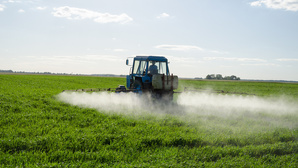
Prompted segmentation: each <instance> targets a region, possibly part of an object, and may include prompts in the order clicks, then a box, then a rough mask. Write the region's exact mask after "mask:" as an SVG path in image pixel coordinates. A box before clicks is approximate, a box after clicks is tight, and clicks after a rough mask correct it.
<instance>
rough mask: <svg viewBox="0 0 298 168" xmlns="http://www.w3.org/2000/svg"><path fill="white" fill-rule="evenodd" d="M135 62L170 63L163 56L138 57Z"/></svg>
mask: <svg viewBox="0 0 298 168" xmlns="http://www.w3.org/2000/svg"><path fill="white" fill-rule="evenodd" d="M134 59H135V60H146V61H166V62H167V61H168V59H167V58H166V57H162V56H136V57H135V58H134Z"/></svg>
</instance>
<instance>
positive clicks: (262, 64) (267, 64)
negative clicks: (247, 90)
mask: <svg viewBox="0 0 298 168" xmlns="http://www.w3.org/2000/svg"><path fill="white" fill-rule="evenodd" d="M240 65H247V66H280V65H277V64H273V63H261V64H240Z"/></svg>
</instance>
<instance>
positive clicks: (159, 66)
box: [148, 61, 168, 75]
mask: <svg viewBox="0 0 298 168" xmlns="http://www.w3.org/2000/svg"><path fill="white" fill-rule="evenodd" d="M148 67H149V68H148V74H152V75H154V74H165V75H168V73H167V62H159V61H149V66H148Z"/></svg>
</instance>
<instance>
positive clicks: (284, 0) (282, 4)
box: [250, 0, 298, 12]
mask: <svg viewBox="0 0 298 168" xmlns="http://www.w3.org/2000/svg"><path fill="white" fill-rule="evenodd" d="M250 5H251V6H262V5H265V6H266V7H267V8H272V9H284V10H288V11H295V12H296V11H298V0H258V1H253V2H251V3H250Z"/></svg>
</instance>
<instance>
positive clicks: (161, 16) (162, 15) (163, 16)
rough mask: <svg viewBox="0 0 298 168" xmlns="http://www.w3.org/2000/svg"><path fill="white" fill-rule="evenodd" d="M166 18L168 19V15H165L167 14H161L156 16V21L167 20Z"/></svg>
mask: <svg viewBox="0 0 298 168" xmlns="http://www.w3.org/2000/svg"><path fill="white" fill-rule="evenodd" d="M168 17H170V15H169V14H167V13H162V14H160V15H158V16H157V17H156V18H158V19H162V18H168Z"/></svg>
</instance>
